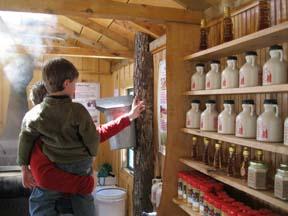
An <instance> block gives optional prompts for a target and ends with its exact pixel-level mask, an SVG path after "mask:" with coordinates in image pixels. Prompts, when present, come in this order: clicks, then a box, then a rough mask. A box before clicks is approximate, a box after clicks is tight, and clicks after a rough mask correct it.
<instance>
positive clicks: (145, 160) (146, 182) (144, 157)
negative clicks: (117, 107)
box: [133, 32, 154, 216]
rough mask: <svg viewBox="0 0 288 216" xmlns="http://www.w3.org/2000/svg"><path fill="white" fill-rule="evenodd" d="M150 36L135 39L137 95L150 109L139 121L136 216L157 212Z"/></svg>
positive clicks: (139, 35) (135, 189)
mask: <svg viewBox="0 0 288 216" xmlns="http://www.w3.org/2000/svg"><path fill="white" fill-rule="evenodd" d="M149 42H150V40H149V36H148V35H147V34H145V33H142V32H137V34H136V36H135V68H134V92H135V95H138V96H139V98H140V99H142V100H144V101H145V105H146V110H145V111H144V112H143V114H142V115H141V116H140V118H139V119H137V120H136V147H135V152H134V155H135V156H134V167H135V170H134V199H133V200H134V208H133V209H134V216H140V215H141V213H142V212H143V211H146V212H150V211H152V210H153V208H152V205H151V202H150V196H149V195H150V191H151V185H152V183H151V181H152V178H153V176H154V154H153V58H152V54H151V53H150V52H149Z"/></svg>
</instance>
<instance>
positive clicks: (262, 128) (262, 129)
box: [258, 124, 269, 139]
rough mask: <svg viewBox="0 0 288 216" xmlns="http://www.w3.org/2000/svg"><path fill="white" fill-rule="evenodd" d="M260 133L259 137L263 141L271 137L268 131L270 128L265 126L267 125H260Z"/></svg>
mask: <svg viewBox="0 0 288 216" xmlns="http://www.w3.org/2000/svg"><path fill="white" fill-rule="evenodd" d="M258 130H259V131H258V132H259V134H258V135H259V137H260V138H261V139H268V137H269V131H268V128H267V127H266V126H265V125H262V124H261V125H260V126H259V128H258Z"/></svg>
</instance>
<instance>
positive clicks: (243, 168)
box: [240, 147, 250, 179]
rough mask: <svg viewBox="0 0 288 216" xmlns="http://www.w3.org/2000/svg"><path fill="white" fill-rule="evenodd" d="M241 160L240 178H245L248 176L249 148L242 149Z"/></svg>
mask: <svg viewBox="0 0 288 216" xmlns="http://www.w3.org/2000/svg"><path fill="white" fill-rule="evenodd" d="M242 154H243V160H242V162H241V167H240V176H241V178H242V179H247V176H248V167H249V155H250V153H249V150H248V148H247V147H245V148H244V149H243V152H242Z"/></svg>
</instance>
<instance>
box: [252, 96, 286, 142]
mask: <svg viewBox="0 0 288 216" xmlns="http://www.w3.org/2000/svg"><path fill="white" fill-rule="evenodd" d="M257 140H258V141H264V142H281V141H283V124H282V120H281V117H280V115H279V110H278V105H277V100H274V99H265V100H264V112H263V113H262V114H261V115H260V116H259V117H258V119H257Z"/></svg>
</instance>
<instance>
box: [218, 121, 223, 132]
mask: <svg viewBox="0 0 288 216" xmlns="http://www.w3.org/2000/svg"><path fill="white" fill-rule="evenodd" d="M218 130H219V131H222V123H221V121H219V123H218Z"/></svg>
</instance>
